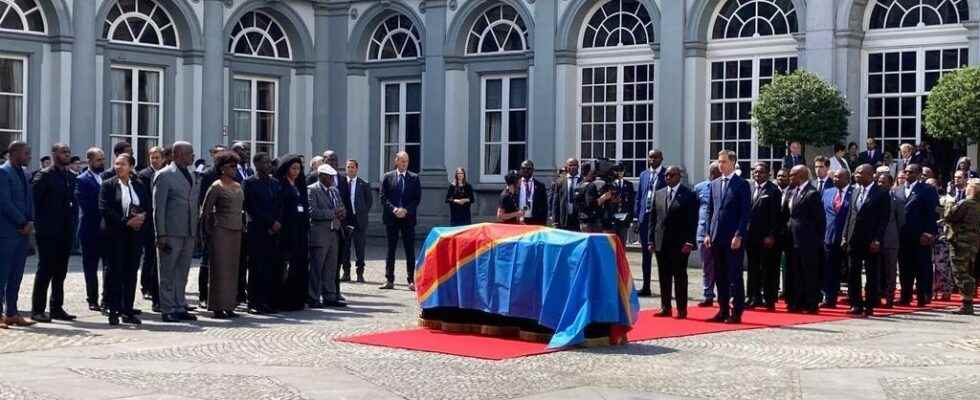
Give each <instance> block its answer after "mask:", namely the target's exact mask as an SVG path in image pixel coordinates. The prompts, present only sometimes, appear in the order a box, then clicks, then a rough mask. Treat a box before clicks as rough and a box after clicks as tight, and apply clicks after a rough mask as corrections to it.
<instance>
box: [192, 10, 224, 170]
mask: <svg viewBox="0 0 980 400" xmlns="http://www.w3.org/2000/svg"><path fill="white" fill-rule="evenodd" d="M224 21H225V2H224V0H205V1H204V64H203V66H202V68H201V70H202V72H201V75H202V77H201V78H202V80H203V81H202V85H201V86H202V90H201V94H202V96H203V97H202V98H203V99H205V100H204V101H202V102H201V148H200V149H196V150H197V154H207V151H208V150H209V149H211V147H213V146H214V145H216V144H219V143H220V144H227V143H225V141H226V140H227V139H228V138H227V137H225V136H224V135H225V127H226V124H225V112H226V110H225V46H226V45H227V43H228V42H227V38H225V33H224V26H225V24H224Z"/></svg>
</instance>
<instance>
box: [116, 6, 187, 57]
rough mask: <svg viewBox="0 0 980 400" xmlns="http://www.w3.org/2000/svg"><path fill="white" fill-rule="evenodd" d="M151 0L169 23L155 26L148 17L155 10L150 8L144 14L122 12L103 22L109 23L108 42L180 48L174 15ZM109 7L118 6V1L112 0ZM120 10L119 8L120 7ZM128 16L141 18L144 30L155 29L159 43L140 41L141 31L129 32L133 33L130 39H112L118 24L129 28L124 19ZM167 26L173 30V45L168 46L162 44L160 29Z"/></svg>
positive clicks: (127, 18)
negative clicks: (147, 12) (114, 17)
mask: <svg viewBox="0 0 980 400" xmlns="http://www.w3.org/2000/svg"><path fill="white" fill-rule="evenodd" d="M151 1H153V5H154V6H156V8H159V9H160V11H162V12H163V13H164V15H166V16H167V18H168V19H169V20H170V24H169V25H164V26H162V27H161V26H157V23H156V21H154V20H153V18H151V17H150V14H152V13H153V11H155V10H151V11H150V14H145V13H142V12H140V11H130V12H124V13H121V14H120V15H119V16H118V17H116V19H114V20H112V21H108V20H107V21H105V22H108V23H109V32H107V33H106V35H105V39H106V40H108V41H109V42H112V43H123V44H131V45H136V46H145V47H156V48H164V49H179V48H180V31H179V30H178V29H177V24H176V22H174V16H173V15H171V14H170V12H169V11H167V9H166V7H164V6H162V5H160V3H159V2H157V1H156V0H151ZM111 7H118V1H117V0H112V6H111ZM137 7H138V5H137ZM120 10H121V8H120ZM130 18H138V19H141V20H143V22H144V23H145V25H143V30H146V29H153V30H155V31H156V33H157V37H158V38H160V44H159V45H155V44H149V43H143V42H140V40H139V37H140V36H142V33H143V31H140V32H139V33H136V32H131V33H133V34H134V36H133V40H132V41H125V40H116V39H113V38H112V37H113V36H114V33H115V32H116V29H120V25H123V24H126V25H127V26H125V28H126V29H129V26H128V24H127V23H126V21H127V20H129V19H130ZM101 26H102V25H101V24H100V25H99V27H101ZM168 26H172V27H173V30H174V45H173V46H168V45H166V44H163V42H164V40H163V34H162V33H161V31H162V30H163V29H164V28H166V27H168Z"/></svg>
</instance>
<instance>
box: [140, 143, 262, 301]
mask: <svg viewBox="0 0 980 400" xmlns="http://www.w3.org/2000/svg"><path fill="white" fill-rule="evenodd" d="M225 150H228V148H226V147H225V146H224V145H221V144H216V145H214V147H211V150H210V151H209V152H210V154H211V164H212V165H210V166H208V167H206V168H204V172H203V173H201V195H200V196H199V198H198V200H197V206H198V207H201V205H203V204H204V196H206V195H207V194H208V189H210V188H211V185H212V184H213V183H214V181H216V180H218V175H219V174H220V173H221V171H217V170H215V169H214V165H213V164H214V158H215V156H217V155H218V153H221V152H222V151H225ZM236 154H237V153H236ZM236 179H237V178H236ZM239 183H241V182H239ZM198 229H199V230H201V231H202V232H201V233H203V226H201V227H198ZM151 231H152V230H151ZM201 236H203V235H201ZM243 236H244V235H243ZM201 250H202V251H201V264H200V267H199V268H198V270H197V288H198V289H197V292H198V293H197V295H198V301H199V302H200V303H199V304H200V305H201V308H207V301H208V278H209V275H210V273H211V267H210V265H211V254H210V251H209V250H208V246H203V248H202V249H201ZM245 262H247V261H245ZM246 265H248V264H247V263H246Z"/></svg>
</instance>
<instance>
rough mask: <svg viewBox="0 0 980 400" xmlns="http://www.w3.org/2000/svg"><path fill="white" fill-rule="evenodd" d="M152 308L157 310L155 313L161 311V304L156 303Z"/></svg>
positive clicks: (154, 310)
mask: <svg viewBox="0 0 980 400" xmlns="http://www.w3.org/2000/svg"><path fill="white" fill-rule="evenodd" d="M150 309H151V310H153V312H155V313H159V312H160V305H159V304H154V305H153V306H151V307H150Z"/></svg>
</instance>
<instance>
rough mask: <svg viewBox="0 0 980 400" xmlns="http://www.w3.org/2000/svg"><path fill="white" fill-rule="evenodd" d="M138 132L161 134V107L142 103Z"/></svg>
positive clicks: (138, 116) (149, 134)
mask: <svg viewBox="0 0 980 400" xmlns="http://www.w3.org/2000/svg"><path fill="white" fill-rule="evenodd" d="M137 123H138V124H139V125H138V126H137V130H136V134H138V135H140V136H157V135H159V134H160V107H158V106H149V105H140V106H139V115H137Z"/></svg>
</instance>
